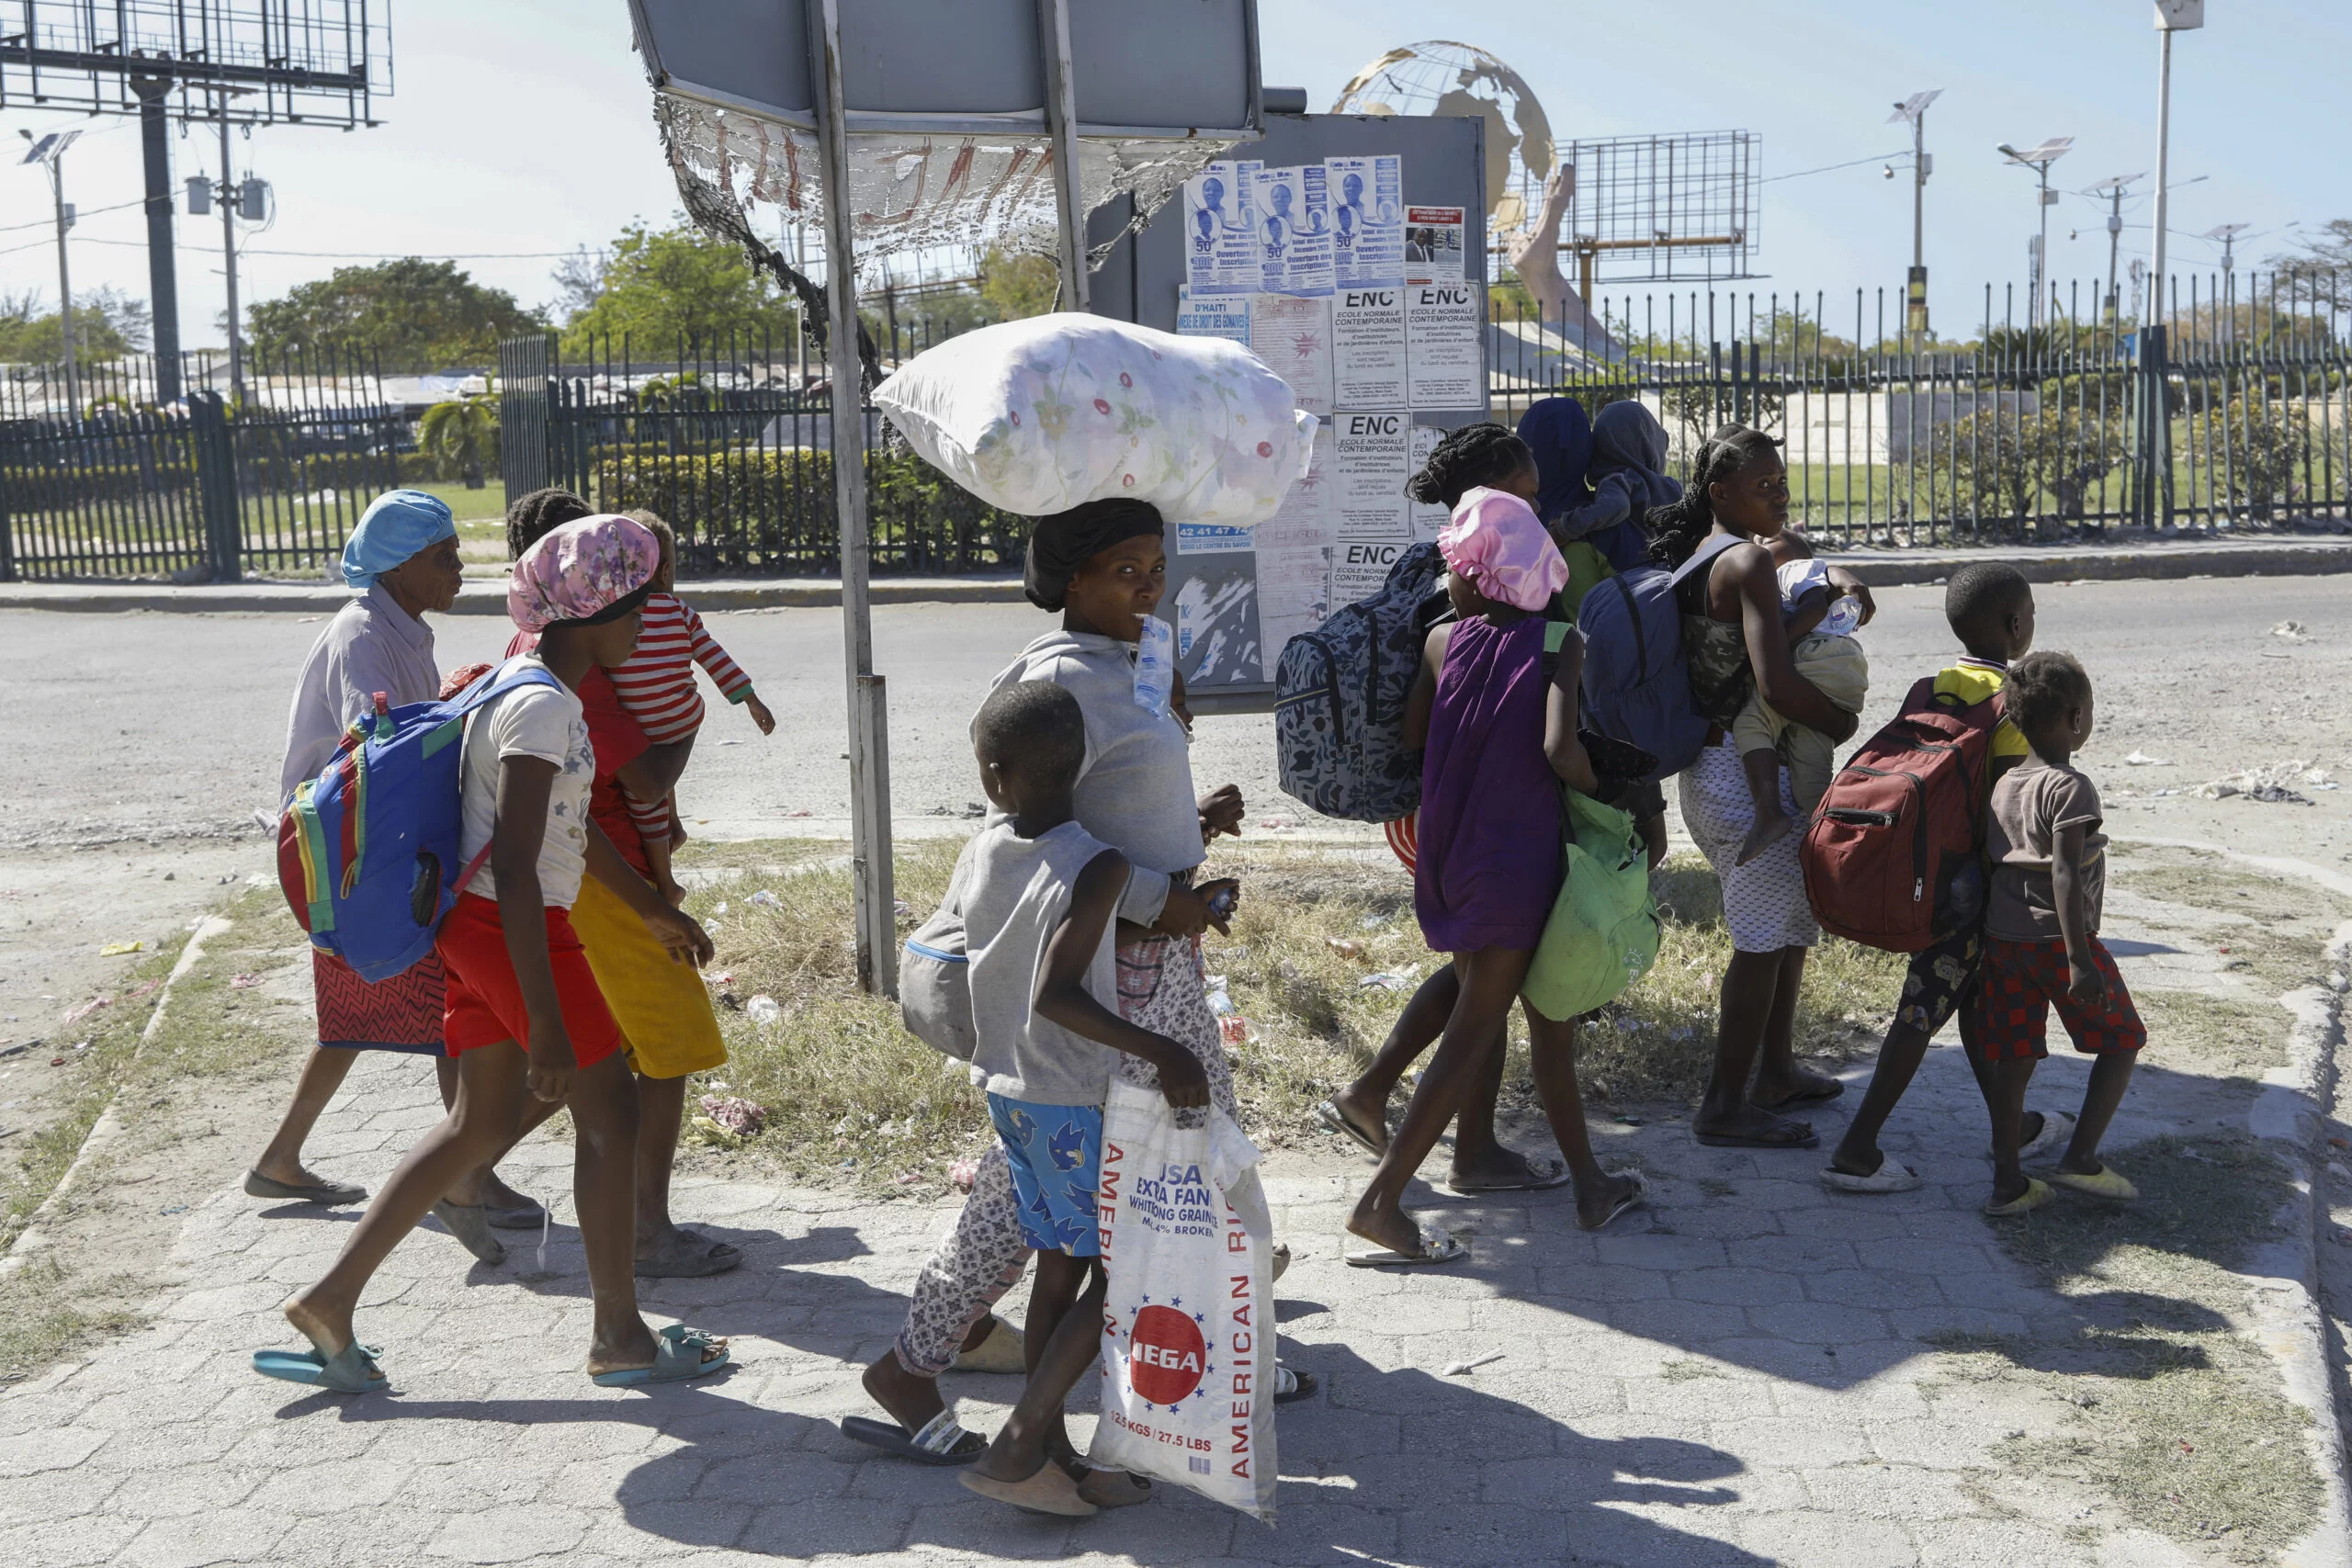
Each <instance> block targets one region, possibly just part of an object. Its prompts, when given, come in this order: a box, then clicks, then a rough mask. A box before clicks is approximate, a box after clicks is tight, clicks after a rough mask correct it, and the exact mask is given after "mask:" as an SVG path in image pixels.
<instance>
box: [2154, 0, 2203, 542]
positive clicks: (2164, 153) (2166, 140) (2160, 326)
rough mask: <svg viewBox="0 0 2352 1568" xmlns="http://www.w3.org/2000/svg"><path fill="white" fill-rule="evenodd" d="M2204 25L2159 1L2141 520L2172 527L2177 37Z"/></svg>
mask: <svg viewBox="0 0 2352 1568" xmlns="http://www.w3.org/2000/svg"><path fill="white" fill-rule="evenodd" d="M2204 25H2205V0H2156V213H2155V223H2156V243H2155V247H2154V255H2153V257H2152V258H2151V260H2150V264H2149V270H2148V287H2149V288H2151V289H2153V290H2154V297H2153V298H2152V299H2150V301H2149V309H2148V317H2149V319H2148V320H2147V321H2144V322H2143V323H2142V325H2141V328H2140V388H2141V395H2140V431H2139V435H2140V452H2139V459H2140V461H2139V467H2140V475H2141V488H2142V493H2143V502H2142V505H2141V508H2140V511H2141V515H2142V517H2143V519H2144V520H2146V521H2148V522H2150V523H2154V524H2161V525H2164V526H2165V527H2169V526H2171V525H2172V406H2171V391H2172V389H2171V384H2170V380H2169V378H2168V374H2167V371H2166V368H2165V324H2166V318H2167V317H2168V316H2169V315H2170V313H2171V310H2170V307H2171V301H2170V300H2169V299H2166V298H2165V221H2166V220H2167V219H2168V218H2169V217H2170V208H2169V204H2168V202H2167V201H2166V199H2165V198H2166V197H2167V196H2168V195H2169V194H2170V192H2171V188H2172V35H2173V34H2175V33H2177V32H2188V31H2190V30H2192V29H2194V28H2201V27H2203V26H2204Z"/></svg>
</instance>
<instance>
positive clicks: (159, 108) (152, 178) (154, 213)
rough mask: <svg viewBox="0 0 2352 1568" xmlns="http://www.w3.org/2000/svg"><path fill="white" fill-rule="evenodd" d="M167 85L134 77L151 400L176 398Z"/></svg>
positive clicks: (176, 297) (176, 293) (176, 302)
mask: <svg viewBox="0 0 2352 1568" xmlns="http://www.w3.org/2000/svg"><path fill="white" fill-rule="evenodd" d="M131 89H132V91H134V92H136V93H137V94H138V95H139V148H140V154H141V158H142V160H143V161H144V162H145V164H146V173H147V304H148V310H149V312H150V316H151V319H152V320H153V322H154V327H155V342H154V355H155V400H156V401H157V402H159V403H164V404H170V403H175V402H177V401H179V397H180V289H179V275H178V270H177V268H176V266H175V265H174V260H173V254H172V247H173V237H172V143H171V137H170V134H169V131H170V127H169V126H168V125H167V124H166V123H165V121H164V96H165V95H166V94H167V93H169V92H170V91H171V83H170V81H169V80H167V79H165V78H163V77H155V76H141V77H137V78H134V79H133V80H132V82H131Z"/></svg>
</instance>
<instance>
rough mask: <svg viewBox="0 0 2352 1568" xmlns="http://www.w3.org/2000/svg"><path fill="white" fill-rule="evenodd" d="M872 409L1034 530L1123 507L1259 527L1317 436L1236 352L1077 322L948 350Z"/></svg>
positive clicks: (1284, 393)
mask: <svg viewBox="0 0 2352 1568" xmlns="http://www.w3.org/2000/svg"><path fill="white" fill-rule="evenodd" d="M874 401H875V403H876V405H877V406H878V407H879V408H880V409H881V410H882V412H884V413H885V414H886V415H888V418H889V421H890V423H891V424H892V426H894V427H895V428H896V429H897V430H898V431H899V434H902V435H904V436H905V437H906V439H907V442H908V444H909V445H910V446H912V447H914V449H915V450H916V451H917V452H919V453H921V454H922V457H924V459H925V460H926V461H928V462H930V463H931V464H932V465H933V467H934V468H939V469H940V470H941V471H942V472H944V473H945V474H946V475H947V477H948V478H950V479H954V480H955V481H956V483H957V484H959V485H961V486H963V487H964V488H965V489H966V490H968V491H971V492H972V493H973V494H974V495H977V496H978V497H979V498H980V499H981V500H983V501H985V502H988V503H989V505H991V506H999V507H1002V508H1003V509H1004V510H1006V511H1008V512H1018V513H1025V514H1027V515H1029V516H1033V517H1042V516H1046V515H1050V514H1051V513H1057V512H1067V511H1069V509H1070V508H1071V507H1073V506H1079V505H1082V504H1084V503H1085V502H1090V501H1108V500H1112V499H1114V498H1124V499H1126V500H1131V501H1143V502H1150V503H1151V504H1152V505H1153V506H1156V507H1158V508H1159V513H1160V515H1161V516H1162V517H1163V518H1165V519H1166V520H1167V521H1168V522H1170V523H1216V524H1225V525H1232V526H1236V527H1250V526H1253V525H1257V524H1260V523H1262V522H1264V521H1265V520H1266V519H1267V518H1269V517H1272V515H1273V514H1274V513H1275V511H1276V509H1277V508H1279V507H1280V506H1281V505H1282V501H1283V495H1284V493H1285V492H1287V491H1289V489H1290V487H1291V485H1292V484H1293V483H1294V482H1295V480H1296V479H1298V478H1299V476H1300V474H1301V472H1302V471H1303V469H1304V468H1305V467H1306V459H1307V457H1308V455H1309V450H1310V448H1311V446H1312V445H1313V441H1314V434H1315V416H1314V415H1312V414H1309V413H1303V412H1300V411H1299V410H1298V409H1297V408H1296V407H1295V406H1294V402H1293V400H1292V397H1291V390H1290V388H1289V387H1288V386H1286V385H1285V384H1284V383H1283V380H1282V378H1280V377H1278V376H1276V375H1275V374H1274V373H1273V372H1272V371H1271V370H1269V369H1267V368H1266V367H1265V365H1264V364H1263V363H1262V362H1261V360H1260V359H1259V358H1258V356H1257V355H1253V354H1251V353H1250V351H1249V350H1248V349H1246V348H1244V347H1242V346H1241V345H1240V344H1236V343H1232V342H1229V341H1227V340H1226V339H1223V338H1208V337H1177V336H1175V335H1173V334H1172V333H1163V332H1155V331H1153V330H1152V329H1151V328H1149V327H1138V326H1134V325H1131V324H1129V323H1127V322H1125V321H1110V320H1107V319H1105V318H1103V317H1101V316H1091V315H1082V314H1079V313H1076V312H1057V313H1055V314H1052V315H1046V316H1033V317H1030V318H1029V319H1027V320H1025V321H1005V322H1002V323H1001V324H999V325H997V326H992V327H983V328H981V329H980V330H979V331H978V332H970V333H964V334H963V335H962V336H960V337H953V338H949V339H948V340H947V341H946V342H944V343H943V344H939V345H938V346H937V347H935V348H932V349H928V350H926V351H924V352H923V353H922V354H920V355H916V356H915V357H914V358H913V359H911V360H910V361H908V362H907V364H906V365H905V366H904V367H901V368H900V369H899V372H898V374H896V375H894V376H892V377H891V378H889V379H888V380H886V381H884V382H883V383H882V384H881V385H880V386H879V387H877V388H876V389H875V390H874Z"/></svg>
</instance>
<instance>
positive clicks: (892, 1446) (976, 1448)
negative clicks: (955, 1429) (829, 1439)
mask: <svg viewBox="0 0 2352 1568" xmlns="http://www.w3.org/2000/svg"><path fill="white" fill-rule="evenodd" d="M842 1437H844V1438H848V1439H849V1440H850V1441H851V1442H853V1443H864V1444H865V1446H866V1447H867V1448H870V1449H880V1450H882V1451H883V1452H884V1453H888V1454H896V1455H898V1456H899V1458H900V1459H910V1460H912V1461H915V1462H916V1463H917V1464H930V1465H937V1466H939V1467H940V1468H942V1469H947V1468H950V1467H952V1466H956V1465H965V1464H969V1463H971V1462H972V1461H974V1460H976V1459H978V1458H979V1457H980V1456H981V1455H982V1454H984V1453H986V1452H988V1451H989V1444H988V1439H987V1438H983V1437H981V1436H980V1435H979V1434H978V1432H966V1433H965V1434H964V1435H963V1436H962V1437H960V1438H956V1444H955V1446H954V1447H953V1448H951V1449H949V1450H947V1451H946V1452H944V1453H936V1452H933V1450H930V1449H925V1448H919V1447H917V1446H916V1444H915V1440H914V1438H913V1436H912V1435H911V1434H910V1433H909V1432H908V1430H907V1429H906V1428H905V1427H901V1426H899V1424H898V1423H897V1422H896V1421H876V1420H874V1419H872V1418H871V1417H869V1416H842Z"/></svg>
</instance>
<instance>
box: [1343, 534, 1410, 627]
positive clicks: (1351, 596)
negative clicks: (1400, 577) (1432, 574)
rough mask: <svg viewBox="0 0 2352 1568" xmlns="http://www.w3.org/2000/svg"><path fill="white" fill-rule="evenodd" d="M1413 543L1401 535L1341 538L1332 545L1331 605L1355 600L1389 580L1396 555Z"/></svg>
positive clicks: (1399, 554) (1377, 589) (1368, 594)
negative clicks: (1394, 536) (1395, 537)
mask: <svg viewBox="0 0 2352 1568" xmlns="http://www.w3.org/2000/svg"><path fill="white" fill-rule="evenodd" d="M1410 548H1411V545H1410V544H1408V542H1406V541H1404V540H1402V539H1390V540H1387V541H1385V542H1384V541H1381V540H1375V539H1342V540H1340V542H1339V543H1338V544H1337V545H1334V546H1333V547H1331V607H1332V608H1333V609H1335V610H1336V609H1338V608H1339V607H1340V605H1342V604H1354V603H1355V602H1356V601H1357V600H1359V599H1365V598H1369V597H1371V596H1372V595H1373V594H1374V593H1377V592H1380V591H1381V589H1383V588H1384V587H1385V586H1387V583H1388V572H1389V570H1390V569H1391V568H1392V567H1394V566H1395V565H1396V564H1397V557H1398V556H1401V555H1403V554H1404V553H1405V552H1406V551H1407V550H1408V549H1410Z"/></svg>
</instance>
